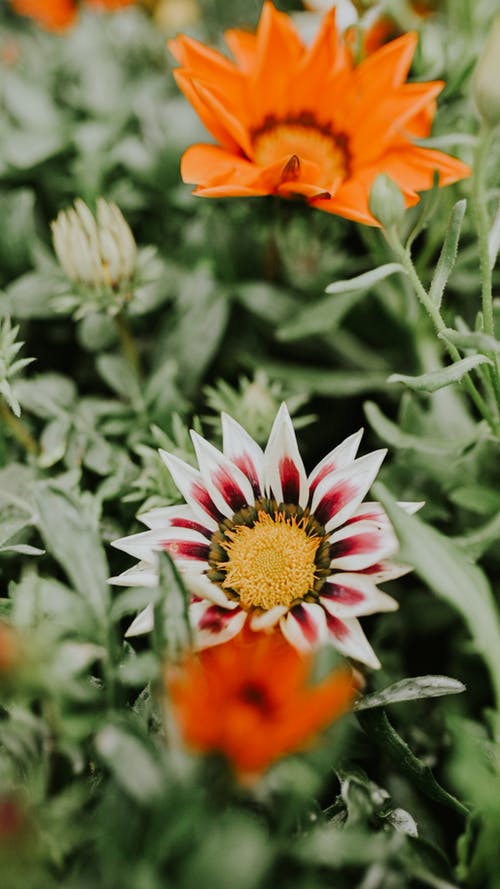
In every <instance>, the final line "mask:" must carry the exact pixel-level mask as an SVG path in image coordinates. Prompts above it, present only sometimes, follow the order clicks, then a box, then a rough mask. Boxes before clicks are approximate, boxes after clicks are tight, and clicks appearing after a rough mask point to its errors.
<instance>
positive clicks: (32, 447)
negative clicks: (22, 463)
mask: <svg viewBox="0 0 500 889" xmlns="http://www.w3.org/2000/svg"><path fill="white" fill-rule="evenodd" d="M0 419H2V420H3V421H4V423H5V425H6V426H7V428H8V429H9V432H10V433H11V435H12V436H13V437H14V438H15V439H16V441H17V442H19V444H20V445H21V446H22V447H23V448H24V449H25V450H26V451H27V452H28V453H29V454H38V445H37V443H36V441H35V439H34V438H33V436H32V435H31V433H30V432H29V431H28V429H27V428H26V426H25V425H24V423H23V422H22V420H20V419H19V418H18V417H16V416H15V414H13V413H12V411H11V410H10V408H9V407H8V405H7V404H6V403H5V401H4V400H3V399H2V398H0Z"/></svg>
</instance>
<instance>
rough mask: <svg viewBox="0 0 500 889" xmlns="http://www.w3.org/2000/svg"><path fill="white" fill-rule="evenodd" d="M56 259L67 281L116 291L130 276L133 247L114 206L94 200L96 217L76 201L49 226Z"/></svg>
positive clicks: (121, 216) (127, 231)
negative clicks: (72, 206) (68, 279)
mask: <svg viewBox="0 0 500 889" xmlns="http://www.w3.org/2000/svg"><path fill="white" fill-rule="evenodd" d="M51 228H52V239H53V244H54V250H55V252H56V254H57V258H58V260H59V262H60V263H61V265H62V267H63V269H64V271H65V272H66V274H67V276H68V278H70V279H71V280H72V281H77V282H79V283H81V284H86V285H87V286H89V287H95V288H100V287H103V286H104V287H111V288H119V287H120V286H121V285H122V284H123V283H125V282H128V281H130V280H131V278H132V277H133V275H134V272H135V266H136V259H137V247H136V243H135V240H134V236H133V234H132V232H131V230H130V228H129V226H128V224H127V222H126V221H125V219H124V217H123V214H122V212H121V211H120V210H119V209H118V207H117V206H116V204H110V203H108V202H107V201H105V200H104V199H103V198H99V199H98V201H97V214H96V216H94V214H93V213H92V212H91V211H90V209H89V208H88V207H87V205H86V204H85V203H84V202H83V201H82V200H80V198H77V199H76V201H75V206H74V208H70V209H69V210H61V212H60V213H59V215H58V217H57V219H56V220H55V221H54V222H53V223H52V225H51Z"/></svg>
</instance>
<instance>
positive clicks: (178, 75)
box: [172, 68, 238, 151]
mask: <svg viewBox="0 0 500 889" xmlns="http://www.w3.org/2000/svg"><path fill="white" fill-rule="evenodd" d="M172 74H173V76H174V77H175V80H176V82H177V86H178V87H179V89H180V90H182V92H183V93H184V95H185V97H186V99H187V100H188V102H190V103H191V105H192V106H193V108H194V109H195V111H196V112H197V114H198V116H199V118H200V120H201V122H202V123H203V124H204V125H205V126H206V128H207V130H208V132H209V133H211V134H212V136H214V138H215V139H217V141H218V142H221V143H222V144H223V145H225V146H226V147H227V148H233V149H235V150H236V151H237V150H238V143H237V142H236V140H235V139H234V138H233V137H232V136H231V134H230V133H229V132H228V130H227V129H226V128H225V127H224V126H223V124H222V122H221V121H220V119H219V117H218V116H217V114H215V113H214V112H213V111H212V110H211V109H210V108H208V107H207V105H206V103H205V102H204V100H203V99H202V97H201V96H200V92H199V89H197V88H196V87H195V85H194V84H193V81H192V79H191V77H190V76H189V74H187V73H186V72H185V71H183V70H182V68H175V69H174V71H173V72H172Z"/></svg>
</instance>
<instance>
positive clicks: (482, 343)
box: [438, 327, 500, 353]
mask: <svg viewBox="0 0 500 889" xmlns="http://www.w3.org/2000/svg"><path fill="white" fill-rule="evenodd" d="M438 336H439V338H440V339H442V340H448V342H449V343H453V345H454V346H457V347H458V348H459V349H474V350H475V351H476V352H483V353H484V352H500V342H499V341H498V340H497V339H495V337H494V336H490V335H489V334H487V333H481V332H479V331H473V332H470V333H461V332H459V331H458V330H453V329H452V328H451V327H447V328H446V330H443V331H442V332H441V333H439V334H438Z"/></svg>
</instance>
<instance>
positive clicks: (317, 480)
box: [309, 463, 335, 499]
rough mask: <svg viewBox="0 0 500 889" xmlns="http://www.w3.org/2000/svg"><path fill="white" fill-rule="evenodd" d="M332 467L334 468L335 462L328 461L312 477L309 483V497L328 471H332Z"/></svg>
mask: <svg viewBox="0 0 500 889" xmlns="http://www.w3.org/2000/svg"><path fill="white" fill-rule="evenodd" d="M334 469H335V464H334V463H328V464H327V465H326V466H323V469H321V470H320V472H318V474H317V476H316V478H314V479H313V481H312V482H311V484H310V485H309V493H310V497H311V499H312V495H313V494H314V492H315V490H316V488H317V487H318V485H319V483H320V482H321V481H323V479H324V478H326V476H327V475H328V474H329V473H330V472H333V470H334Z"/></svg>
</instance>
